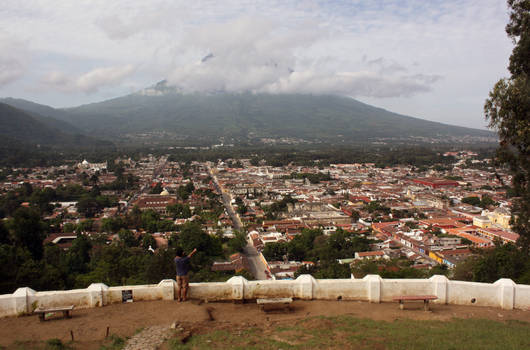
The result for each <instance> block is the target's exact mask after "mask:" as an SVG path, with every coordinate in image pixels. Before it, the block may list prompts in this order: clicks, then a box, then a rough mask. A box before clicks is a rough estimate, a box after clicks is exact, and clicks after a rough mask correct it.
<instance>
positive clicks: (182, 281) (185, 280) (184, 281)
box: [177, 275, 190, 289]
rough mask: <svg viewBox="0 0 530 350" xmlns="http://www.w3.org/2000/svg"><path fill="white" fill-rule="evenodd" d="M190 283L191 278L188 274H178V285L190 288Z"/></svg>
mask: <svg viewBox="0 0 530 350" xmlns="http://www.w3.org/2000/svg"><path fill="white" fill-rule="evenodd" d="M189 284H190V278H189V277H188V275H186V276H177V287H178V288H179V289H180V288H188V285H189Z"/></svg>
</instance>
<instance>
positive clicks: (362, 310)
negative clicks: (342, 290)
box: [0, 300, 530, 350]
mask: <svg viewBox="0 0 530 350" xmlns="http://www.w3.org/2000/svg"><path fill="white" fill-rule="evenodd" d="M405 307H406V309H405V310H399V308H398V304H397V303H381V304H371V303H367V302H359V301H322V300H313V301H303V300H296V301H294V302H293V311H292V312H285V313H271V314H268V313H264V312H263V311H261V310H260V309H259V307H258V306H257V305H256V304H255V303H250V302H249V303H244V304H236V303H230V302H226V303H223V302H218V303H203V304H201V303H198V302H190V301H188V302H185V303H177V302H174V301H144V302H135V303H126V304H114V305H108V306H105V307H101V308H93V309H79V310H74V311H73V317H72V318H71V319H64V318H56V319H52V320H49V321H45V322H39V319H38V317H37V316H36V315H32V316H22V317H6V318H0V345H1V346H5V347H13V348H16V347H15V345H14V344H15V343H16V342H20V341H27V342H39V341H44V340H47V339H52V338H58V339H61V340H62V341H63V342H68V341H70V340H71V335H72V334H73V335H74V343H73V346H74V348H75V349H81V350H83V349H99V347H100V346H101V344H103V342H104V340H105V336H106V334H107V328H108V329H109V334H116V335H118V336H120V337H123V338H125V337H132V336H133V335H134V334H135V333H138V331H139V330H141V329H147V328H149V327H153V326H162V327H170V326H171V325H172V324H177V325H178V327H180V328H182V331H181V332H180V333H183V332H190V334H203V333H208V332H211V331H214V330H231V331H232V330H238V329H239V330H244V329H248V328H251V327H259V328H260V329H262V330H263V332H265V333H269V334H272V333H274V330H275V329H276V328H277V327H278V326H282V325H285V326H289V327H290V326H295V325H296V324H297V323H299V322H302V321H303V320H305V319H307V318H310V317H314V316H339V315H351V316H354V317H357V318H368V319H373V320H385V321H394V320H397V319H413V320H440V321H447V320H451V319H453V318H464V319H466V318H480V319H490V320H497V321H505V320H520V321H525V322H530V312H528V311H523V310H510V311H508V310H501V309H496V308H486V307H476V306H455V305H438V304H432V306H431V311H429V312H425V311H423V304H413V303H411V304H406V306H405ZM307 322H309V323H307ZM307 322H304V323H303V324H301V326H303V327H306V328H307V327H314V328H319V329H322V327H323V326H325V325H324V324H323V323H322V322H330V321H328V320H325V319H320V320H318V321H314V320H308V321H307ZM311 322H313V323H314V324H312V323H311ZM328 326H329V325H328ZM175 332H176V334H177V336H185V334H180V335H179V332H178V329H177V330H176V331H175ZM277 336H278V337H280V339H282V341H284V342H286V343H288V344H289V343H292V344H293V345H295V344H297V341H296V339H292V337H290V336H289V334H278V335H277Z"/></svg>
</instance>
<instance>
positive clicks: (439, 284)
mask: <svg viewBox="0 0 530 350" xmlns="http://www.w3.org/2000/svg"><path fill="white" fill-rule="evenodd" d="M429 280H430V281H431V283H432V293H433V294H434V295H436V296H437V297H438V299H436V300H435V301H434V302H435V303H438V304H447V301H448V297H447V294H448V293H447V292H448V287H449V279H448V278H447V277H446V276H444V275H434V276H432V277H431V278H429Z"/></svg>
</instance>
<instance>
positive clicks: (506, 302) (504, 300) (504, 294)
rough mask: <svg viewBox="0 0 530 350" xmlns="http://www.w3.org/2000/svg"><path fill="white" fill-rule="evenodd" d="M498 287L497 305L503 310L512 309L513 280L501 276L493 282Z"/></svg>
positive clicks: (513, 295) (513, 299) (513, 300)
mask: <svg viewBox="0 0 530 350" xmlns="http://www.w3.org/2000/svg"><path fill="white" fill-rule="evenodd" d="M493 285H495V286H497V288H498V295H499V306H500V307H501V308H503V309H505V310H513V306H514V303H515V282H514V281H512V280H511V279H509V278H501V279H500V280H498V281H496V282H495V283H493Z"/></svg>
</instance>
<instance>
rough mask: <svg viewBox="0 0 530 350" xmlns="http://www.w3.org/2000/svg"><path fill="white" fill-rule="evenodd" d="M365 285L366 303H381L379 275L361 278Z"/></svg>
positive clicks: (381, 280) (380, 279)
mask: <svg viewBox="0 0 530 350" xmlns="http://www.w3.org/2000/svg"><path fill="white" fill-rule="evenodd" d="M363 280H364V281H366V284H367V286H366V287H367V292H368V301H369V302H371V303H380V302H381V282H383V279H382V278H381V276H379V275H366V276H364V278H363Z"/></svg>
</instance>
